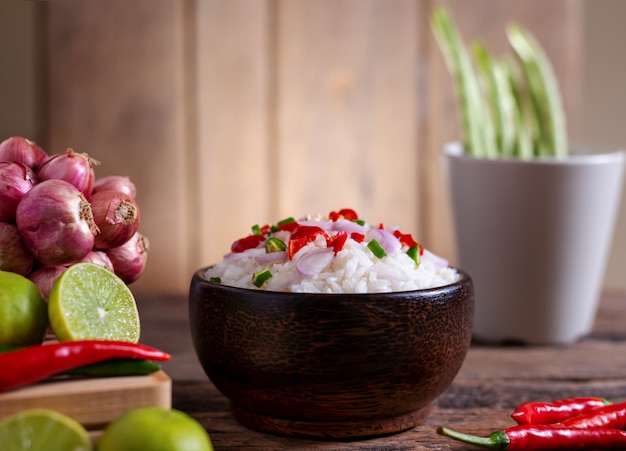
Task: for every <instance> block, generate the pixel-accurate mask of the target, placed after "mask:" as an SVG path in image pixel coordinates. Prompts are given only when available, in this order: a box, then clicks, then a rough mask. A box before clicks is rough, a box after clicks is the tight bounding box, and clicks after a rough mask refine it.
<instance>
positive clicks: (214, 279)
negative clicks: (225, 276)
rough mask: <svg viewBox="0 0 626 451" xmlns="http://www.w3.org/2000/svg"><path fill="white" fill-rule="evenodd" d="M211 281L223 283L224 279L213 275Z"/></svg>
mask: <svg viewBox="0 0 626 451" xmlns="http://www.w3.org/2000/svg"><path fill="white" fill-rule="evenodd" d="M209 281H210V282H213V283H222V279H220V278H219V277H211V278H210V279H209Z"/></svg>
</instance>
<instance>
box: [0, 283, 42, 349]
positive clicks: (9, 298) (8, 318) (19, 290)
mask: <svg viewBox="0 0 626 451" xmlns="http://www.w3.org/2000/svg"><path fill="white" fill-rule="evenodd" d="M47 330H48V305H47V304H46V301H45V299H44V298H43V296H42V295H41V292H40V291H39V288H37V285H35V284H34V283H33V282H31V281H30V280H28V279H27V278H26V277H24V276H21V275H19V274H16V273H13V272H8V271H0V345H5V346H28V345H34V344H39V343H41V342H42V341H43V339H44V337H45V335H46V331H47Z"/></svg>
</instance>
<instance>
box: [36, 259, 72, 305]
mask: <svg viewBox="0 0 626 451" xmlns="http://www.w3.org/2000/svg"><path fill="white" fill-rule="evenodd" d="M66 269H67V266H44V267H42V268H39V269H36V270H35V271H33V272H31V273H30V274H29V275H28V278H29V279H30V280H31V281H32V282H33V283H34V284H35V285H37V287H39V291H41V295H42V296H43V298H44V299H48V297H49V296H50V290H52V285H54V282H56V280H57V279H58V278H59V276H60V275H61V274H63V273H64V272H65V270H66Z"/></svg>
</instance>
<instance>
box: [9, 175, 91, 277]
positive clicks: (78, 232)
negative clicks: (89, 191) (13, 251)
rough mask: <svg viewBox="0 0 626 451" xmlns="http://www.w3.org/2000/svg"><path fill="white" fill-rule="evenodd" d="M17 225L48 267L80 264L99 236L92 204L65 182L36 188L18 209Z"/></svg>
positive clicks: (28, 243)
mask: <svg viewBox="0 0 626 451" xmlns="http://www.w3.org/2000/svg"><path fill="white" fill-rule="evenodd" d="M16 222H17V229H18V231H19V232H20V234H21V235H22V238H23V239H24V244H25V245H26V248H27V249H28V250H29V251H30V252H31V253H32V254H33V256H34V257H35V259H36V260H38V261H39V262H40V263H41V264H42V265H44V266H46V265H47V266H55V265H65V264H69V263H72V262H75V261H77V260H80V259H81V258H83V257H84V256H85V255H87V254H88V253H89V251H91V250H92V249H93V245H94V240H95V235H96V233H97V232H98V228H97V226H96V225H95V223H94V220H93V214H92V211H91V206H90V205H89V202H88V201H87V199H86V198H85V196H83V194H82V193H81V192H80V191H78V189H77V188H76V187H75V186H74V185H72V184H70V183H68V182H66V181H64V180H46V181H44V182H40V183H39V184H37V185H35V186H34V187H33V189H31V190H30V191H29V192H28V193H26V194H25V195H24V197H23V198H22V200H21V201H20V203H19V205H18V206H17V212H16Z"/></svg>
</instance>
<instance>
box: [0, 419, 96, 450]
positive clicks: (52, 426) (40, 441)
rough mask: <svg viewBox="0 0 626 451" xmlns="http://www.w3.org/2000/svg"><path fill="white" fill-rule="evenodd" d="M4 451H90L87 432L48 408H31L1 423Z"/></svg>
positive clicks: (89, 440)
mask: <svg viewBox="0 0 626 451" xmlns="http://www.w3.org/2000/svg"><path fill="white" fill-rule="evenodd" d="M0 444H1V445H0V447H1V448H2V451H50V450H55V451H90V450H92V449H93V446H92V444H91V439H90V437H89V433H88V432H87V430H86V429H85V428H84V427H83V426H81V425H80V424H79V423H78V422H77V421H75V420H73V419H72V418H70V417H67V416H65V415H63V414H61V413H59V412H56V411H54V410H49V409H28V410H23V411H21V412H18V413H16V414H13V415H11V416H8V417H6V418H4V419H3V420H2V421H0Z"/></svg>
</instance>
